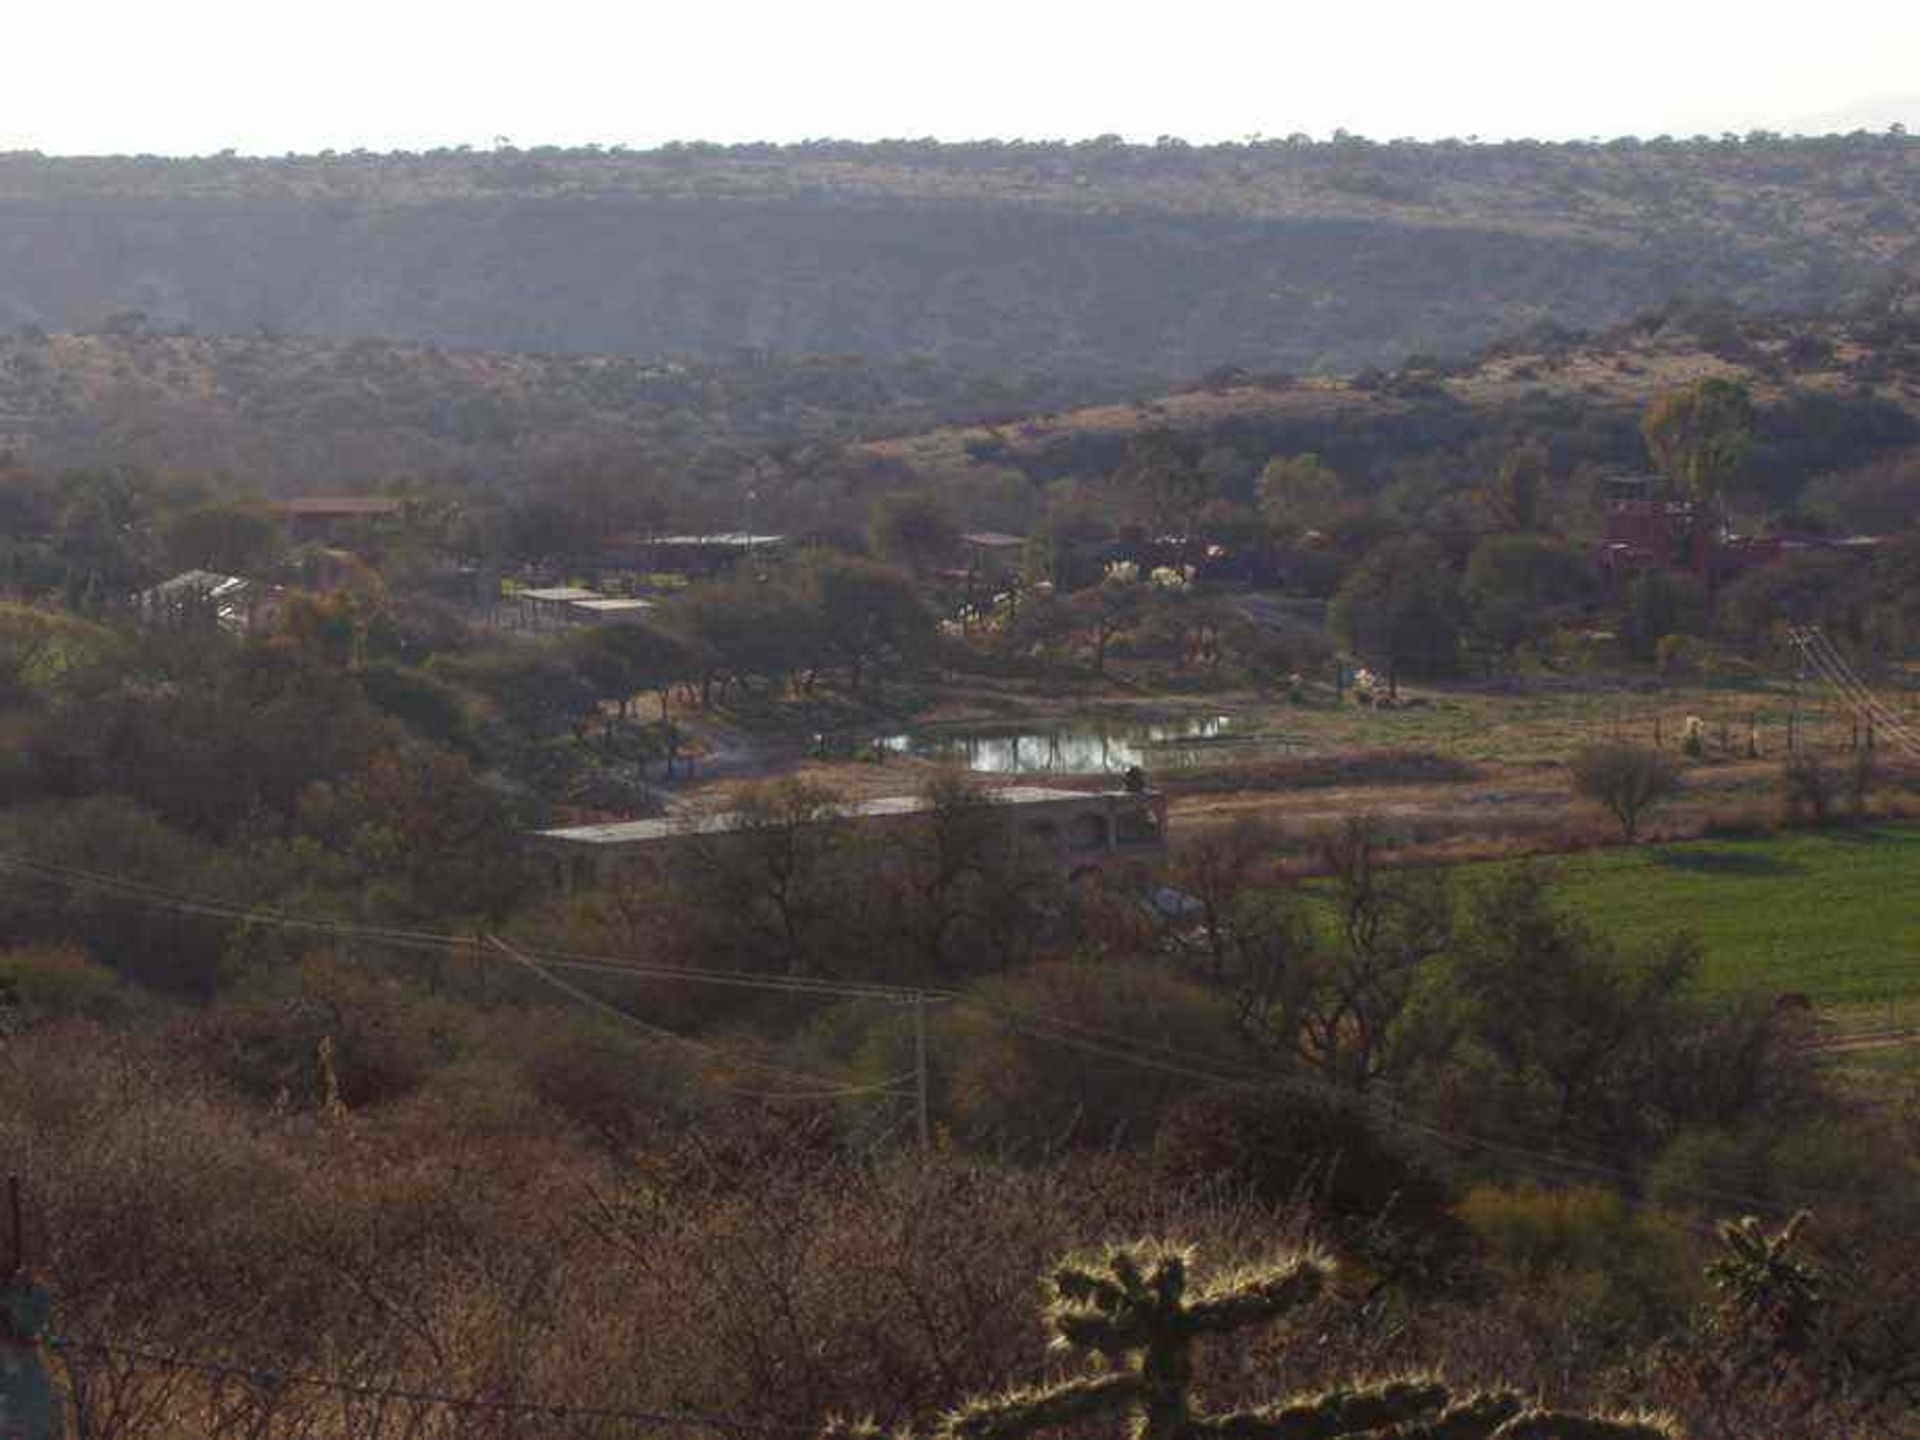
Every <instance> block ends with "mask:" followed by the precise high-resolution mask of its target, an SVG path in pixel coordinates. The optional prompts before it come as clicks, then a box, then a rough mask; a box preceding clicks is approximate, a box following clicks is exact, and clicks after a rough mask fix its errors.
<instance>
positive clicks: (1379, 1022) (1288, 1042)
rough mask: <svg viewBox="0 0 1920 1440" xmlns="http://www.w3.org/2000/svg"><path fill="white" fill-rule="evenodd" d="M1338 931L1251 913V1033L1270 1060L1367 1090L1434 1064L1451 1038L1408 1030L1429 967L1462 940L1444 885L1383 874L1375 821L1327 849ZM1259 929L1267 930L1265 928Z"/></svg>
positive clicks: (1241, 997) (1242, 970) (1328, 842)
mask: <svg viewBox="0 0 1920 1440" xmlns="http://www.w3.org/2000/svg"><path fill="white" fill-rule="evenodd" d="M1320 860H1321V865H1322V867H1323V868H1324V869H1325V870H1326V871H1328V872H1329V873H1330V874H1331V876H1332V888H1333V895H1332V903H1331V905H1330V906H1328V907H1327V908H1328V909H1329V910H1330V911H1331V913H1332V916H1333V919H1332V922H1331V925H1327V924H1326V923H1325V922H1318V921H1316V918H1315V917H1314V916H1313V913H1312V911H1311V910H1308V909H1305V908H1302V907H1287V908H1284V909H1280V910H1277V911H1268V912H1266V913H1258V912H1256V913H1254V914H1249V913H1248V912H1247V911H1246V910H1245V909H1243V910H1242V912H1241V915H1242V919H1241V922H1240V925H1241V931H1240V938H1239V939H1238V942H1237V945H1236V966H1235V968H1236V970H1237V976H1236V990H1237V993H1236V996H1235V1001H1236V1009H1237V1013H1238V1016H1239V1020H1240V1024H1241V1028H1242V1030H1243V1031H1244V1032H1246V1033H1247V1034H1248V1035H1250V1036H1251V1037H1252V1039H1253V1040H1254V1041H1255V1043H1257V1044H1259V1045H1260V1046H1261V1047H1262V1048H1263V1049H1265V1050H1267V1051H1268V1052H1269V1053H1270V1054H1274V1055H1277V1056H1278V1057H1280V1058H1282V1059H1286V1060H1291V1061H1298V1062H1300V1063H1302V1064H1305V1065H1307V1066H1309V1067H1310V1068H1312V1069H1313V1070H1316V1071H1318V1072H1319V1073H1320V1074H1321V1075H1322V1076H1324V1077H1325V1078H1326V1079H1327V1080H1330V1081H1332V1082H1333V1083H1334V1084H1337V1085H1340V1086H1343V1087H1345V1088H1346V1089H1349V1090H1354V1091H1363V1090H1366V1089H1367V1088H1369V1087H1370V1086H1372V1085H1373V1084H1374V1083H1375V1082H1377V1081H1379V1080H1382V1079H1385V1078H1387V1077H1389V1076H1391V1075H1395V1074H1400V1073H1404V1072H1406V1071H1408V1070H1410V1069H1412V1068H1413V1067H1414V1066H1416V1065H1417V1064H1420V1063H1424V1062H1425V1061H1426V1060H1428V1059H1430V1058H1431V1055H1430V1054H1429V1051H1430V1050H1431V1048H1432V1047H1433V1045H1434V1044H1436V1043H1438V1042H1439V1041H1440V1039H1441V1038H1442V1037H1439V1036H1438V1035H1437V1034H1436V1033H1435V1032H1433V1031H1430V1030H1426V1029H1423V1028H1420V1027H1419V1026H1414V1025H1409V1024H1408V1023H1407V1022H1408V1020H1409V1018H1410V1017H1412V1016H1413V1015H1414V1009H1413V1002H1414V1000H1415V997H1416V995H1417V994H1418V993H1419V991H1420V989H1421V987H1422V986H1423V984H1424V983H1425V981H1426V978H1427V975H1428V973H1429V971H1430V969H1431V966H1430V962H1431V961H1433V960H1434V959H1435V958H1436V957H1438V956H1440V955H1442V954H1444V953H1445V951H1446V949H1447V947H1448V945H1449V944H1450V943H1451V940H1452V933H1453V906H1452V899H1451V896H1450V894H1449V892H1448V890H1447V886H1446V881H1445V878H1444V877H1443V876H1441V875H1439V874H1437V873H1434V872H1430V871H1411V870H1389V869H1388V868H1387V867H1386V866H1384V865H1383V864H1381V857H1380V852H1379V844H1378V840H1377V837H1376V835H1375V833H1374V828H1373V825H1372V823H1371V822H1370V821H1369V820H1367V819H1365V818H1364V817H1363V818H1358V819H1354V820H1350V821H1349V822H1347V824H1345V825H1343V826H1341V827H1340V828H1339V829H1338V830H1336V831H1334V832H1332V833H1331V834H1329V835H1327V836H1326V837H1324V838H1323V839H1322V841H1321V848H1320ZM1256 921H1257V923H1255V922H1256Z"/></svg>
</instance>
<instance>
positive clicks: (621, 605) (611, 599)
mask: <svg viewBox="0 0 1920 1440" xmlns="http://www.w3.org/2000/svg"><path fill="white" fill-rule="evenodd" d="M573 608H574V609H576V610H588V611H591V612H592V613H594V614H595V615H618V614H620V613H621V612H623V611H627V610H651V609H653V608H654V605H653V602H652V601H651V600H637V599H631V598H629V597H627V596H624V595H602V596H600V597H599V598H598V599H594V600H575V601H574V602H573Z"/></svg>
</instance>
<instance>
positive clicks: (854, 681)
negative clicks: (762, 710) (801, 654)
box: [802, 554, 934, 692]
mask: <svg viewBox="0 0 1920 1440" xmlns="http://www.w3.org/2000/svg"><path fill="white" fill-rule="evenodd" d="M802 594H803V595H804V597H805V598H806V600H807V602H808V603H809V605H810V608H811V610H812V613H813V615H814V617H815V620H816V623H817V624H818V626H819V638H820V644H821V648H822V650H823V651H824V653H825V655H826V656H827V658H828V659H830V660H837V661H838V662H839V663H840V664H842V665H844V666H845V667H846V671H847V687H848V689H850V690H854V691H856V692H857V691H858V690H859V689H860V682H861V681H862V679H864V678H866V677H868V676H871V677H872V678H873V680H874V683H875V687H876V689H877V688H878V684H879V678H880V673H881V670H882V668H883V667H884V666H885V665H887V664H888V663H890V662H895V661H905V660H911V659H913V658H915V657H916V656H917V655H919V654H920V653H921V652H922V651H923V650H924V649H925V647H926V646H927V644H928V643H929V642H930V641H931V640H932V638H933V633H934V625H933V616H932V614H931V613H930V612H929V611H928V610H927V607H926V605H925V604H924V603H923V602H922V601H921V599H920V595H919V592H918V591H916V590H915V589H914V587H913V583H912V582H911V581H910V580H908V578H907V577H906V576H905V575H903V574H902V573H901V572H900V571H898V570H895V569H894V568H892V567H891V566H888V565H880V564H876V563H875V562H873V561H871V560H858V559H853V558H850V557H843V556H835V555H827V554H821V555H817V556H815V557H814V558H813V560H812V562H811V563H810V564H809V566H808V567H807V571H806V574H805V579H804V582H803V588H802Z"/></svg>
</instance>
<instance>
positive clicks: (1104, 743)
mask: <svg viewBox="0 0 1920 1440" xmlns="http://www.w3.org/2000/svg"><path fill="white" fill-rule="evenodd" d="M1233 724H1234V722H1233V718H1232V717H1231V716H1228V715H1210V716H1204V717H1198V718H1195V719H1191V720H1179V721H1171V722H1168V723H1165V724H1159V725H1125V724H1079V725H1062V726H1060V727H1059V728H1057V729H1053V730H1022V731H1017V732H1016V731H1004V732H998V733H995V732H991V731H986V732H983V731H965V732H962V731H946V732H941V731H931V730H929V731H920V732H917V733H915V732H907V733H904V734H899V735H884V736H881V737H880V742H879V743H880V745H881V746H882V747H883V748H885V749H886V750H889V751H891V752H892V753H894V754H896V755H912V756H915V757H916V758H919V759H925V760H957V761H959V762H960V763H961V764H963V765H965V766H966V768H967V769H969V770H972V771H975V772H977V773H979V774H983V775H1099V774H1103V773H1106V772H1113V773H1118V772H1120V771H1123V770H1125V769H1127V768H1128V767H1129V766H1132V765H1138V766H1140V767H1141V768H1142V769H1144V770H1153V769H1164V768H1166V767H1169V766H1179V765H1197V764H1201V763H1203V762H1204V761H1205V760H1207V759H1208V758H1209V757H1213V756H1217V755H1218V753H1219V747H1220V746H1221V745H1223V744H1226V743H1230V742H1231V741H1233V740H1234V739H1235V738H1236V737H1235V736H1234V735H1233V733H1232V731H1233Z"/></svg>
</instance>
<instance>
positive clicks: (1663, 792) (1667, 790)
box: [1573, 744, 1681, 845]
mask: <svg viewBox="0 0 1920 1440" xmlns="http://www.w3.org/2000/svg"><path fill="white" fill-rule="evenodd" d="M1573 788H1574V789H1575V790H1576V791H1578V792H1579V793H1580V794H1581V795H1584V796H1585V797H1586V798H1587V799H1589V800H1593V801H1596V802H1597V803H1599V804H1601V805H1604V806H1605V807H1606V808H1607V810H1608V812H1609V813H1610V814H1612V816H1613V818H1614V819H1615V820H1617V821H1619V822H1620V831H1621V834H1623V835H1624V836H1625V837H1626V841H1627V843H1628V844H1629V845H1631V844H1632V843H1633V842H1634V841H1635V840H1636V839H1638V838H1639V834H1640V821H1641V819H1642V818H1643V817H1644V816H1645V815H1646V813H1647V812H1648V811H1649V810H1651V809H1653V808H1654V807H1655V806H1656V805H1660V804H1662V803H1664V802H1665V801H1667V800H1671V799H1672V798H1673V797H1674V796H1675V795H1677V794H1679V793H1680V789H1681V779H1680V762H1679V761H1677V760H1676V759H1674V758H1673V756H1671V755H1667V754H1664V753H1663V752H1661V751H1659V750H1648V749H1646V748H1644V747H1643V746H1639V745H1627V744H1606V745H1589V746H1587V747H1586V748H1585V749H1584V750H1581V751H1580V752H1579V753H1577V754H1576V755H1575V756H1574V757H1573Z"/></svg>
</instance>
